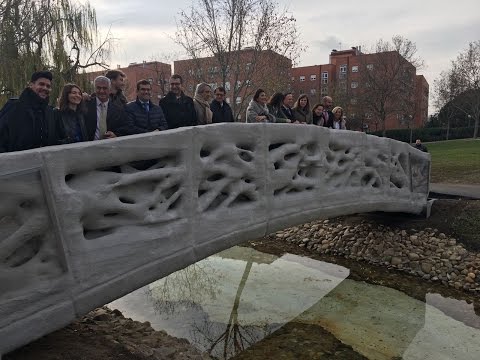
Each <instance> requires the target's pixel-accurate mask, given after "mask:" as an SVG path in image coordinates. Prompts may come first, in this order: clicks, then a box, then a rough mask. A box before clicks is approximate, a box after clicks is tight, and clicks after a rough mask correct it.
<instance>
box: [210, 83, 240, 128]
mask: <svg viewBox="0 0 480 360" xmlns="http://www.w3.org/2000/svg"><path fill="white" fill-rule="evenodd" d="M226 93H227V92H226V90H225V88H224V87H222V86H219V87H217V88H216V89H215V91H214V95H215V98H214V99H213V101H212V103H211V104H210V110H212V113H213V117H212V122H213V123H221V122H234V121H235V120H234V118H233V113H232V108H231V107H230V105H228V103H227V102H226V101H225V94H226Z"/></svg>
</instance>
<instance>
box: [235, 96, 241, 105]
mask: <svg viewBox="0 0 480 360" xmlns="http://www.w3.org/2000/svg"><path fill="white" fill-rule="evenodd" d="M235 103H236V104H241V103H242V97H241V96H237V98H236V99H235Z"/></svg>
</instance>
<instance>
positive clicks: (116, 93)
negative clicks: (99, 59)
mask: <svg viewBox="0 0 480 360" xmlns="http://www.w3.org/2000/svg"><path fill="white" fill-rule="evenodd" d="M105 76H106V77H107V78H109V79H110V95H109V97H110V101H111V102H112V103H114V104H115V105H118V106H125V105H127V97H126V96H125V93H124V92H123V91H124V89H125V80H126V78H127V75H125V73H124V72H123V71H121V70H108V71H107V72H106V73H105Z"/></svg>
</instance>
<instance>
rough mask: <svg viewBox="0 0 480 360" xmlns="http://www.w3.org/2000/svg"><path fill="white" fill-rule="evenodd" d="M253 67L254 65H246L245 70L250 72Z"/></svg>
mask: <svg viewBox="0 0 480 360" xmlns="http://www.w3.org/2000/svg"><path fill="white" fill-rule="evenodd" d="M251 66H252V63H247V65H245V70H246V71H250V67H251Z"/></svg>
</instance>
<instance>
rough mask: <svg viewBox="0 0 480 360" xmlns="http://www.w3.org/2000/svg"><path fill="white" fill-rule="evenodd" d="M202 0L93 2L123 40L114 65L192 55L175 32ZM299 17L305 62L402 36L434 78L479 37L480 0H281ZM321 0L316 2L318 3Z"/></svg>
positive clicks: (315, 62) (425, 71)
mask: <svg viewBox="0 0 480 360" xmlns="http://www.w3.org/2000/svg"><path fill="white" fill-rule="evenodd" d="M192 1H194V2H197V1H198V0H174V1H172V0H169V1H165V0H161V1H158V0H143V1H136V0H116V1H112V0H90V3H91V4H92V5H93V6H94V7H95V9H96V11H97V21H98V23H99V26H100V29H101V31H102V33H103V34H105V33H107V31H108V29H110V30H111V32H112V34H113V36H114V37H115V38H116V39H117V43H116V45H117V46H116V50H115V53H114V54H113V56H112V59H111V63H112V67H115V65H117V64H120V65H121V66H122V67H123V66H127V65H128V64H129V63H131V62H141V61H142V60H147V61H148V60H153V59H155V60H157V59H158V60H160V61H165V62H171V61H173V60H175V59H179V58H185V55H184V53H183V51H182V49H181V48H180V47H179V46H178V45H176V44H175V43H174V41H173V40H172V37H173V36H174V33H175V30H176V22H175V19H176V18H178V13H179V12H180V11H181V10H182V9H188V8H189V7H190V5H191V4H192ZM277 2H278V3H279V6H280V7H282V8H287V9H288V10H289V12H290V13H292V14H293V15H294V16H295V18H296V19H297V25H298V29H299V31H300V34H301V41H302V42H304V43H305V44H306V45H307V46H308V49H307V51H305V52H304V53H303V54H302V55H301V58H300V61H299V64H298V65H299V66H308V65H318V64H325V63H328V55H329V54H330V51H331V50H332V49H334V48H335V49H338V50H340V49H348V48H350V47H351V46H357V45H361V46H362V48H364V49H368V48H369V47H372V46H373V45H374V44H375V42H376V41H377V40H378V39H380V38H382V39H386V40H389V39H391V38H392V36H393V35H397V34H398V35H402V36H404V37H406V38H408V39H409V40H412V41H413V42H415V43H416V44H417V48H418V50H419V51H418V54H419V55H420V56H421V57H422V58H423V59H424V60H425V64H426V66H425V68H424V69H423V70H421V71H420V73H421V74H423V75H425V77H426V78H427V81H428V82H429V84H430V89H431V93H432V90H433V81H434V80H435V79H436V78H437V77H438V74H439V73H440V72H441V71H442V70H446V69H447V68H448V67H449V64H450V61H451V60H453V59H455V57H456V56H457V54H458V53H459V52H460V51H462V50H463V49H465V48H466V47H467V46H468V43H469V42H471V41H475V40H480V1H479V0H456V1H451V0H448V1H447V0H399V1H392V0H363V1H360V0H343V1H330V2H328V1H319V0H277ZM312 4H314V5H312Z"/></svg>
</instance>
